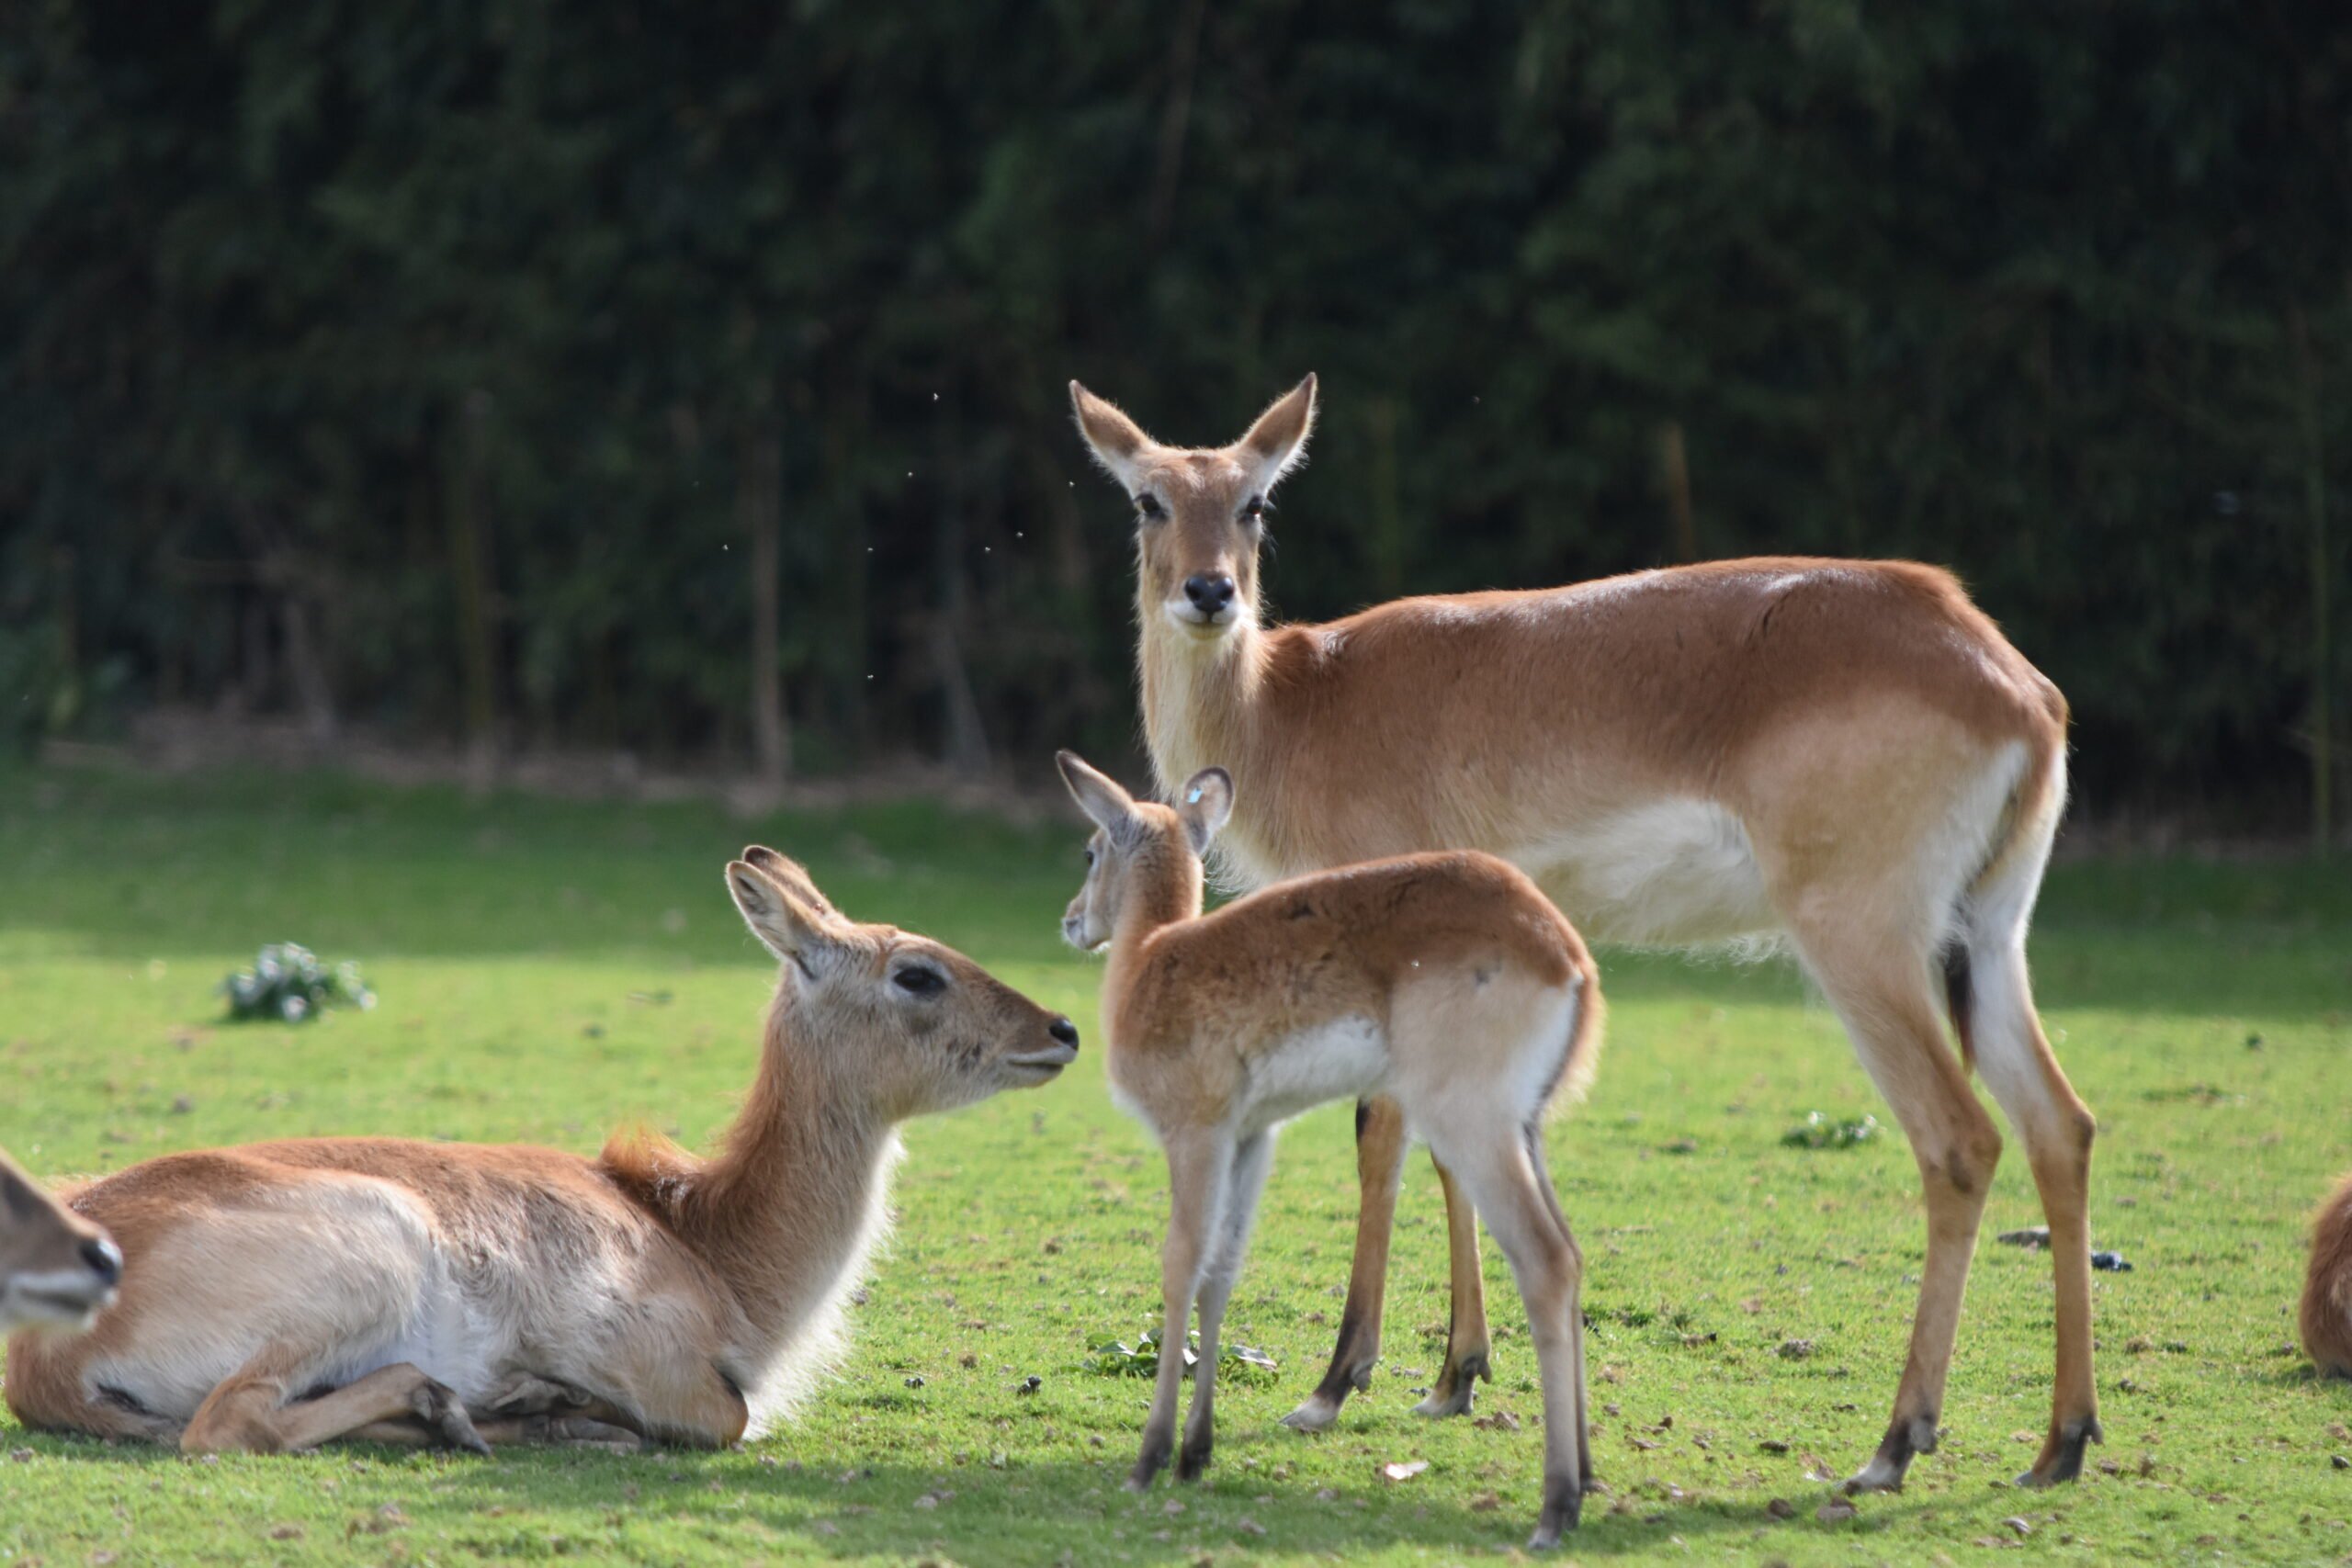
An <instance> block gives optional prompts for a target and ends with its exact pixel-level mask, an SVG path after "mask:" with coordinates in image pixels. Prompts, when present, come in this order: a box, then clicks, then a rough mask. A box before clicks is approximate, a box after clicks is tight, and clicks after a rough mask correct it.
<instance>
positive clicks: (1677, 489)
mask: <svg viewBox="0 0 2352 1568" xmlns="http://www.w3.org/2000/svg"><path fill="white" fill-rule="evenodd" d="M1657 458H1658V478H1659V479H1660V480H1661V481H1662V482H1663V483H1664V485H1665V489H1666V514H1667V520H1668V524H1669V525H1671V527H1672V529H1673V539H1674V558H1675V559H1676V560H1677V561H1679V562H1689V561H1694V560H1697V559H1698V558H1699V524H1698V519H1697V518H1695V517H1694V516H1692V515H1691V455H1690V453H1689V452H1688V451H1687V450H1685V449H1684V446H1683V442H1682V422H1681V421H1680V420H1679V419H1670V420H1668V421H1667V422H1666V425H1665V427H1664V428H1663V429H1661V430H1660V431H1659V432H1658V435H1657Z"/></svg>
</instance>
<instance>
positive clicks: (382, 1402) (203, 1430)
mask: <svg viewBox="0 0 2352 1568" xmlns="http://www.w3.org/2000/svg"><path fill="white" fill-rule="evenodd" d="M314 1359H315V1358H314V1357H313V1356H312V1355H311V1353H310V1352H308V1351H304V1350H300V1349H298V1348H293V1347H290V1346H283V1345H277V1346H271V1347H269V1348H266V1349H265V1350H263V1351H262V1352H261V1354H259V1355H258V1356H255V1357H254V1359H252V1360H250V1361H248V1362H246V1363H245V1364H244V1366H243V1367H241V1368H239V1369H238V1371H236V1372H235V1373H234V1374H232V1376H230V1377H229V1378H228V1379H226V1380H225V1381H224V1382H221V1383H220V1385H219V1386H218V1387H216V1388H214V1389H213V1391H212V1392H211V1393H209V1394H207V1395H206V1396H205V1400H204V1403H203V1404H200V1405H198V1406H197V1411H196V1415H195V1416H192V1417H191V1418H190V1419H189V1421H188V1424H187V1430H185V1431H183V1432H182V1433H181V1434H180V1450H181V1451H182V1452H184V1453H264V1454H266V1453H286V1452H289V1451H292V1450H300V1449H314V1448H317V1447H318V1446H319V1445H320V1444H321V1443H326V1442H332V1441H334V1439H335V1438H345V1437H349V1436H351V1435H353V1434H354V1433H356V1432H357V1431H359V1430H360V1429H361V1428H363V1427H372V1426H376V1425H378V1424H379V1423H382V1424H386V1425H387V1426H395V1427H398V1426H406V1425H408V1424H409V1423H411V1422H413V1423H416V1424H418V1426H420V1427H422V1428H423V1429H424V1430H425V1431H429V1432H431V1433H434V1434H435V1435H436V1436H437V1437H438V1438H439V1439H440V1441H441V1442H443V1443H445V1444H447V1446H448V1447H450V1448H458V1449H470V1450H473V1451H474V1452H476V1453H481V1454H486V1453H488V1452H490V1445H489V1444H488V1443H485V1442H483V1441H482V1439H481V1433H479V1432H477V1431H475V1430H474V1425H473V1422H472V1421H471V1420H470V1419H469V1417H468V1416H467V1415H466V1407H465V1406H464V1405H463V1404H460V1403H459V1402H458V1396H457V1395H456V1394H455V1393H451V1392H450V1391H449V1389H448V1388H447V1387H446V1386H444V1385H443V1384H441V1383H437V1382H434V1381H433V1380H432V1379H431V1378H429V1377H426V1376H425V1375H424V1372H423V1371H420V1370H418V1369H417V1368H416V1367H414V1366H412V1365H410V1364H409V1363H408V1362H406V1361H401V1362H399V1363H397V1364H395V1365H393V1366H389V1367H382V1368H379V1369H378V1370H377V1371H372V1372H369V1373H368V1375H367V1376H366V1377H363V1378H359V1379H357V1380H356V1381H354V1382H348V1383H345V1384H344V1385H343V1386H342V1387H341V1388H338V1389H334V1390H331V1391H329V1392H328V1393H322V1394H321V1395H319V1396H318V1397H317V1398H316V1399H303V1400H296V1401H293V1402H291V1403H289V1402H288V1393H289V1390H290V1389H291V1388H292V1387H294V1386H296V1385H295V1383H294V1382H293V1379H294V1376H295V1374H296V1373H297V1372H299V1371H301V1370H302V1369H303V1368H304V1367H305V1366H307V1365H309V1364H310V1363H311V1361H313V1360H314Z"/></svg>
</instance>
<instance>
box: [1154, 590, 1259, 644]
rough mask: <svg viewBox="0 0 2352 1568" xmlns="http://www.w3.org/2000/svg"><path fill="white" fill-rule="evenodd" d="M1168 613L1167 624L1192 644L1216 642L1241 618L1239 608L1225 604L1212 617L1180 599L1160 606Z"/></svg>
mask: <svg viewBox="0 0 2352 1568" xmlns="http://www.w3.org/2000/svg"><path fill="white" fill-rule="evenodd" d="M1162 608H1164V609H1165V610H1166V611H1167V612H1168V620H1169V623H1170V625H1171V626H1174V627H1175V628H1176V629H1177V630H1178V631H1180V632H1182V633H1183V634H1184V635H1185V636H1187V637H1191V638H1192V639H1193V641H1194V642H1216V641H1217V640H1218V639H1220V638H1222V637H1224V636H1225V634H1226V633H1227V632H1228V631H1230V630H1231V629H1232V628H1233V626H1234V623H1236V622H1237V621H1238V620H1240V618H1241V606H1240V605H1239V604H1227V606H1226V607H1225V608H1224V609H1222V610H1219V611H1217V612H1216V613H1215V614H1214V615H1204V614H1203V613H1202V612H1201V611H1199V610H1196V609H1194V608H1193V606H1192V605H1190V604H1186V603H1184V601H1182V599H1170V601H1168V603H1167V604H1165V605H1163V606H1162Z"/></svg>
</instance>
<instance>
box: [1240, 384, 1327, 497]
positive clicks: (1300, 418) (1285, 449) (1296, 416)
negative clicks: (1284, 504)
mask: <svg viewBox="0 0 2352 1568" xmlns="http://www.w3.org/2000/svg"><path fill="white" fill-rule="evenodd" d="M1314 433H1315V378H1314V376H1313V375H1311V374H1310V375H1309V376H1308V377H1307V378H1306V380H1304V381H1301V382H1300V383H1299V384H1298V385H1297V386H1295V387H1293V388H1292V389H1290V390H1289V391H1287V392H1284V393H1283V395H1282V396H1281V397H1279V398H1276V399H1275V400H1273V402H1272V405H1271V406H1269V407H1268V408H1267V410H1266V412H1264V413H1261V414H1260V415H1259V416H1258V423H1255V424H1253V425H1251V426H1250V434H1247V435H1245V436H1243V437H1242V438H1241V439H1240V440H1238V441H1237V442H1235V443H1234V444H1233V446H1232V448H1231V450H1232V453H1233V455H1234V456H1235V457H1238V458H1240V459H1241V461H1242V464H1243V465H1244V466H1245V467H1247V468H1250V470H1251V473H1252V476H1253V478H1252V480H1251V483H1250V489H1252V490H1254V491H1257V492H1258V493H1259V494H1261V495H1263V494H1265V493H1266V492H1267V491H1271V490H1272V489H1273V488H1274V486H1275V485H1276V484H1278V483H1280V482H1281V480H1282V477H1283V475H1284V474H1287V473H1289V472H1290V471H1291V470H1292V469H1293V468H1296V467H1298V466H1299V464H1301V463H1303V462H1305V461H1306V438H1307V437H1308V436H1309V435H1311V434H1314Z"/></svg>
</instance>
